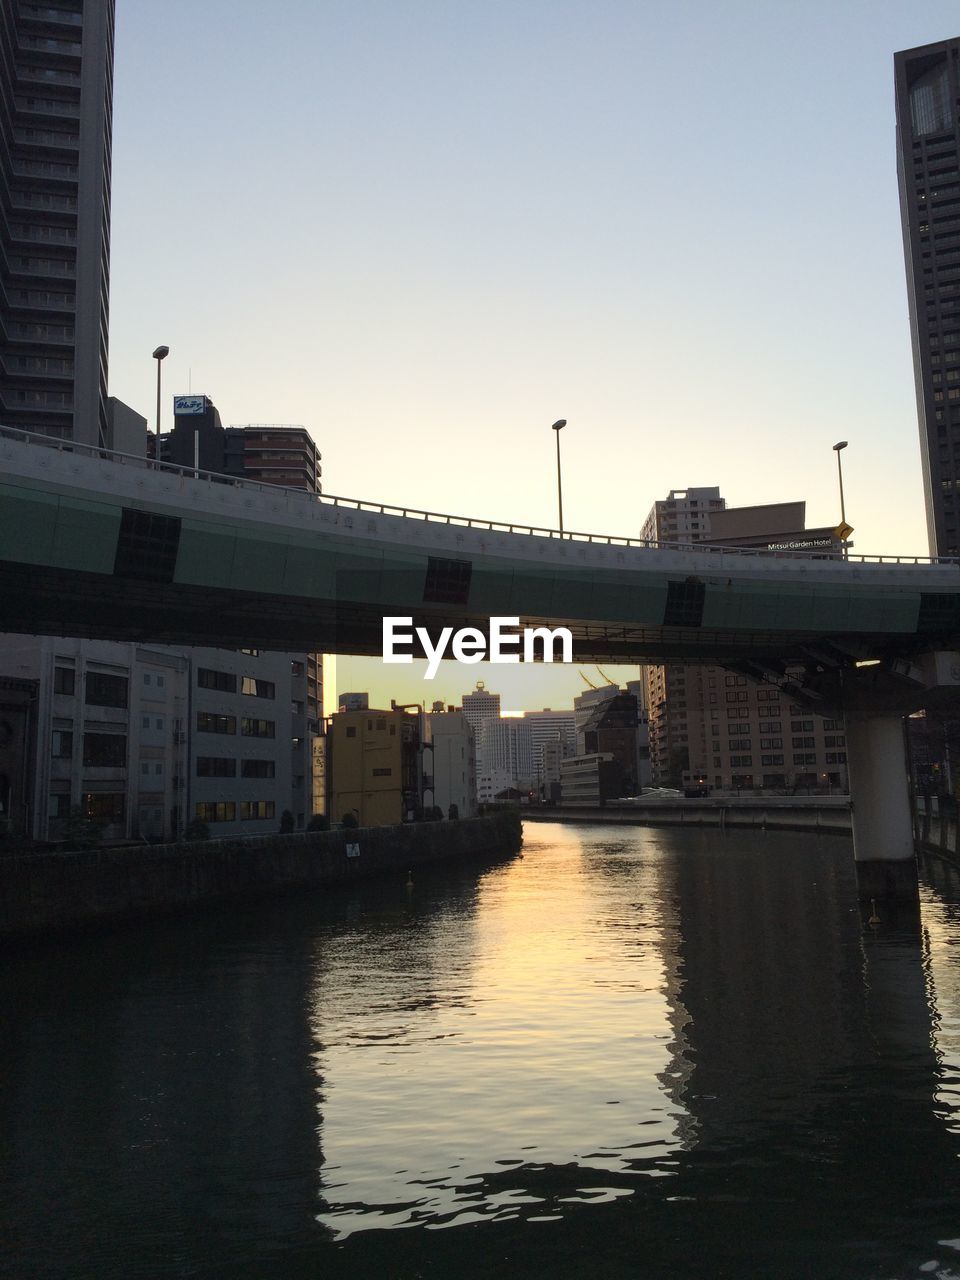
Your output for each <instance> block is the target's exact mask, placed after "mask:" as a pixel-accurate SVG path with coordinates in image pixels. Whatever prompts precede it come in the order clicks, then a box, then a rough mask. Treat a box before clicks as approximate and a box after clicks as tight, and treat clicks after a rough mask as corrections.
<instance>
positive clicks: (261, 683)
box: [240, 676, 277, 698]
mask: <svg viewBox="0 0 960 1280" xmlns="http://www.w3.org/2000/svg"><path fill="white" fill-rule="evenodd" d="M240 692H241V693H245V694H247V695H248V696H249V697H251V698H275V697H276V696H277V686H276V685H275V684H274V683H273V681H272V680H258V679H257V678H256V676H244V677H243V679H242V681H241V685H240Z"/></svg>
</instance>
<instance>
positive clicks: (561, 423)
mask: <svg viewBox="0 0 960 1280" xmlns="http://www.w3.org/2000/svg"><path fill="white" fill-rule="evenodd" d="M566 425H567V420H566V418H558V420H557V421H556V422H555V423H554V424H553V426H552V427H551V428H550V430H551V431H555V432H556V433H557V503H558V505H559V507H560V537H561V538H562V537H563V485H562V484H561V481H560V432H561V431H562V430H563V428H564V427H565V426H566Z"/></svg>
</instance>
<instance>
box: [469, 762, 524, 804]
mask: <svg viewBox="0 0 960 1280" xmlns="http://www.w3.org/2000/svg"><path fill="white" fill-rule="evenodd" d="M516 785H517V784H516V782H514V780H513V779H512V778H511V776H510V774H509V773H508V772H507V770H506V769H494V770H492V771H491V772H490V773H481V774H480V775H479V776H478V777H477V799H478V800H479V801H480V803H481V804H492V803H493V801H495V800H496V798H497V796H499V795H502V794H503V793H504V792H505V791H509V790H510V789H511V788H513V787H516Z"/></svg>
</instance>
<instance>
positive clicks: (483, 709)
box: [460, 680, 500, 754]
mask: <svg viewBox="0 0 960 1280" xmlns="http://www.w3.org/2000/svg"><path fill="white" fill-rule="evenodd" d="M460 707H461V710H462V711H463V714H464V716H466V719H467V723H468V724H469V725H470V728H471V729H472V730H473V733H474V737H475V738H476V740H477V742H478V744H479V742H480V729H481V726H482V725H483V723H484V721H486V720H499V719H500V695H499V693H490V692H489V690H488V689H487V687H486V685H485V684H484V683H483V681H482V680H478V681H477V687H476V689H474V690H473V692H472V693H465V694H464V695H463V697H462V698H461V699H460ZM478 754H479V752H478Z"/></svg>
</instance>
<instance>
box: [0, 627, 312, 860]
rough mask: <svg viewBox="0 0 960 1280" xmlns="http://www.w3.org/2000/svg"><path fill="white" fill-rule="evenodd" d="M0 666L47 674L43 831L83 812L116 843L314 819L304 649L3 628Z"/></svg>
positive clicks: (42, 715) (41, 760)
mask: <svg viewBox="0 0 960 1280" xmlns="http://www.w3.org/2000/svg"><path fill="white" fill-rule="evenodd" d="M0 672H2V673H3V674H5V675H10V676H19V677H22V678H26V679H32V680H36V681H38V684H39V696H38V707H37V735H36V760H35V766H34V779H35V781H34V805H33V815H34V816H33V824H32V828H33V829H32V835H33V837H34V838H35V839H38V840H58V839H61V838H63V835H64V832H65V829H66V826H67V820H68V819H69V818H70V815H71V813H74V812H77V811H79V812H80V813H82V814H83V815H85V816H87V817H89V818H91V819H92V820H94V821H95V822H97V823H98V824H100V825H101V827H102V838H103V839H104V840H107V841H111V840H132V839H173V838H176V837H178V836H180V835H182V834H183V832H184V831H185V829H186V827H187V826H188V825H189V823H190V822H191V820H193V819H200V820H201V821H204V822H206V823H207V825H208V826H209V828H210V833H211V835H218V836H226V835H234V834H245V833H251V832H254V831H257V830H264V829H266V830H271V831H275V830H277V829H278V827H279V825H280V817H281V815H282V813H283V811H284V810H285V809H287V810H289V811H290V812H291V813H292V815H293V818H294V826H295V828H296V829H300V830H302V829H303V828H304V826H305V825H306V823H307V822H308V821H309V818H310V816H311V810H312V786H311V783H312V777H311V774H312V756H313V750H312V746H313V744H312V733H311V726H312V723H313V722H312V720H311V719H310V717H309V716H308V699H309V698H312V696H313V694H312V690H313V687H314V685H315V682H316V679H317V676H316V670H315V666H314V665H313V664H311V663H310V661H309V657H308V655H305V654H277V653H273V654H265V653H258V652H257V651H255V650H245V651H244V650H241V651H235V650H220V649H194V648H191V649H174V648H170V647H166V646H161V645H157V646H145V645H136V644H125V643H115V642H112V641H95V640H78V639H65V638H63V637H36V636H22V635H3V636H0ZM308 690H309V692H308Z"/></svg>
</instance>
